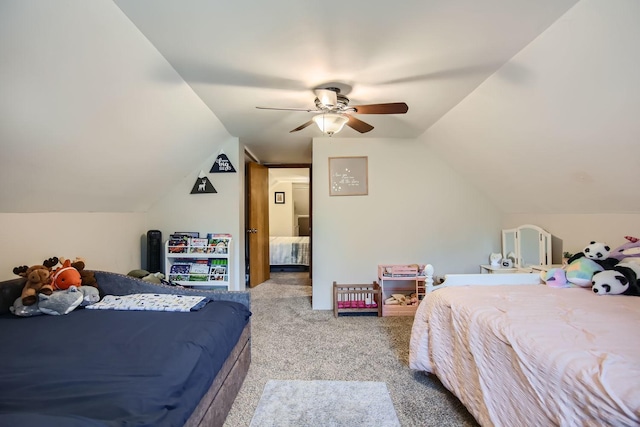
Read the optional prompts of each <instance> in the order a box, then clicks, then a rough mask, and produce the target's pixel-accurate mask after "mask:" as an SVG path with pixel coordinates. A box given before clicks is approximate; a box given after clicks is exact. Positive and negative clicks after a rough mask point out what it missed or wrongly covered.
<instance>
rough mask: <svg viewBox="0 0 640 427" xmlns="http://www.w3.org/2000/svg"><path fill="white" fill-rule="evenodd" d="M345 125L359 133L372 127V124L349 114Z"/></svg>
mask: <svg viewBox="0 0 640 427" xmlns="http://www.w3.org/2000/svg"><path fill="white" fill-rule="evenodd" d="M347 126H349V127H350V128H352V129H355V130H357V131H358V132H360V133H367V132H369V131H370V130H372V129H373V126H371V125H370V124H369V123H365V122H363V121H362V120H360V119H356V118H355V117H353V116H351V115H350V116H349V121H348V122H347Z"/></svg>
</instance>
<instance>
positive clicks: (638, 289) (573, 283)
mask: <svg viewBox="0 0 640 427" xmlns="http://www.w3.org/2000/svg"><path fill="white" fill-rule="evenodd" d="M625 238H626V239H627V240H628V241H629V243H625V244H623V245H622V246H620V247H618V248H616V249H614V250H611V248H610V247H609V246H607V245H606V244H604V243H599V242H593V241H592V242H591V243H589V245H587V246H586V247H585V248H584V250H583V251H582V252H580V253H578V254H576V255H574V256H572V257H571V258H570V259H569V261H568V262H567V265H566V266H565V267H563V268H552V269H550V270H549V271H547V272H543V273H542V279H543V280H544V282H545V283H546V284H547V286H551V287H555V288H568V287H583V288H587V287H590V288H591V289H592V291H593V292H594V293H595V294H596V295H634V296H640V240H639V239H637V238H635V237H631V236H625Z"/></svg>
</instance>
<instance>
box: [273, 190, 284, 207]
mask: <svg viewBox="0 0 640 427" xmlns="http://www.w3.org/2000/svg"><path fill="white" fill-rule="evenodd" d="M273 202H274V203H275V204H276V205H284V191H276V192H275V194H274V201H273Z"/></svg>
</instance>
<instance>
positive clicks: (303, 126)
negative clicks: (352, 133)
mask: <svg viewBox="0 0 640 427" xmlns="http://www.w3.org/2000/svg"><path fill="white" fill-rule="evenodd" d="M312 124H313V120H309V121H308V122H306V123H305V124H302V125H300V126H298V127H297V128H295V129H293V130H290V131H289V133H292V132H298V131H299V130H302V129H304V128H306V127H307V126H311V125H312ZM347 124H348V123H347Z"/></svg>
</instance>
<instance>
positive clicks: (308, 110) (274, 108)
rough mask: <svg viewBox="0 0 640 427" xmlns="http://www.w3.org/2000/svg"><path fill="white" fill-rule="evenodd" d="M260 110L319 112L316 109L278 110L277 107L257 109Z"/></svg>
mask: <svg viewBox="0 0 640 427" xmlns="http://www.w3.org/2000/svg"><path fill="white" fill-rule="evenodd" d="M256 108H257V109H258V110H279V111H306V112H307V113H311V112H312V111H318V110H317V109H316V108H276V107H256Z"/></svg>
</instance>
